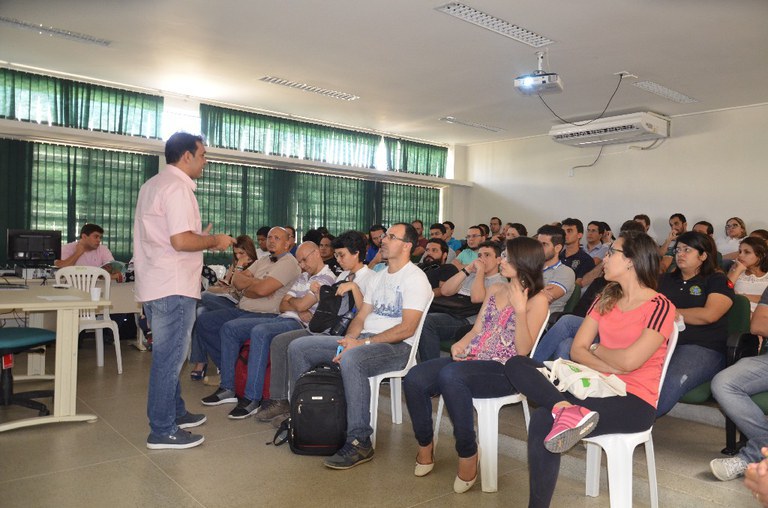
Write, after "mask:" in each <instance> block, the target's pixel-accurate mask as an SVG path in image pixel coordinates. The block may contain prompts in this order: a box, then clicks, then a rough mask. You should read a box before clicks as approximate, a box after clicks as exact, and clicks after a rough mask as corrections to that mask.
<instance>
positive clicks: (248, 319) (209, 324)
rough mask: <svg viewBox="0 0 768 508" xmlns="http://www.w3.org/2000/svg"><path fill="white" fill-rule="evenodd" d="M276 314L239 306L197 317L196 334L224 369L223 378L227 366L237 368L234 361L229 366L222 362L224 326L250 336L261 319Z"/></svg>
mask: <svg viewBox="0 0 768 508" xmlns="http://www.w3.org/2000/svg"><path fill="white" fill-rule="evenodd" d="M275 316H276V314H259V313H256V312H248V311H247V310H241V309H238V308H237V307H233V308H231V309H219V310H212V311H209V312H203V313H202V314H200V316H199V317H198V318H197V324H196V325H195V335H197V336H198V340H200V342H201V344H202V346H203V348H205V351H207V353H208V355H209V356H210V357H211V360H213V363H215V364H216V365H217V366H218V367H219V369H220V370H221V371H222V379H223V375H224V368H225V367H230V368H232V369H233V370H234V368H235V364H234V361H233V363H232V364H231V365H228V366H225V365H223V364H222V359H221V336H220V335H219V332H220V331H221V329H222V327H224V325H225V324H226V325H228V326H229V327H230V329H231V330H232V331H231V333H237V334H239V335H240V336H241V337H248V335H249V334H250V333H251V328H253V326H254V325H255V324H256V323H257V322H258V320H259V319H272V318H274V317H275ZM230 322H232V323H230ZM235 360H237V355H235ZM233 379H234V375H233ZM233 385H234V382H233Z"/></svg>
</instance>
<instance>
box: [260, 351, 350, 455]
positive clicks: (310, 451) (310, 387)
mask: <svg viewBox="0 0 768 508" xmlns="http://www.w3.org/2000/svg"><path fill="white" fill-rule="evenodd" d="M286 431H287V436H286V437H285V438H284V439H282V440H280V442H278V436H279V435H280V434H281V433H282V432H286ZM346 436H347V402H346V400H345V398H344V382H343V381H342V379H341V371H340V370H339V366H338V365H336V364H320V365H318V366H316V367H315V368H313V369H311V370H310V371H308V372H305V373H304V374H302V375H301V377H299V379H298V381H296V386H295V387H294V388H293V397H292V398H291V416H290V418H288V419H287V420H286V421H284V422H283V424H282V425H281V428H280V429H279V430H278V431H277V434H276V435H275V440H274V441H273V442H274V443H275V444H276V445H280V444H283V442H285V441H286V440H287V441H288V446H290V448H291V451H292V452H293V453H296V454H298V455H333V454H334V453H336V452H337V451H338V450H339V449H340V448H341V447H342V446H344V442H345V441H346Z"/></svg>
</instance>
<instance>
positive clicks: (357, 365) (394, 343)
mask: <svg viewBox="0 0 768 508" xmlns="http://www.w3.org/2000/svg"><path fill="white" fill-rule="evenodd" d="M417 242H418V235H417V233H416V230H415V229H414V228H413V226H412V225H410V224H404V223H398V224H394V225H392V227H390V228H389V230H388V231H387V234H386V236H385V237H384V238H383V239H382V242H381V253H382V257H383V258H384V259H386V260H387V261H388V263H387V269H386V270H382V271H381V272H377V273H376V274H375V275H374V278H373V280H372V283H371V287H372V290H371V291H368V292H367V293H366V294H365V297H364V303H363V306H362V308H361V309H359V311H358V313H357V315H356V316H355V319H353V320H352V323H350V325H349V329H348V330H347V334H346V335H345V336H344V338H342V339H341V340H337V339H336V337H327V338H326V337H303V338H301V339H297V340H295V341H294V342H292V343H291V345H290V346H289V347H288V363H289V365H290V372H291V386H295V384H296V380H298V378H299V376H301V374H303V373H304V372H306V371H308V370H309V369H311V368H312V367H314V366H315V365H317V364H318V363H320V362H323V361H328V359H329V358H333V360H334V361H335V362H338V363H339V364H340V365H341V376H342V379H343V381H344V393H345V396H346V399H347V440H346V443H345V444H344V446H343V447H342V448H341V449H340V450H339V451H338V452H336V454H335V455H333V456H332V457H329V458H327V459H326V460H325V461H324V462H323V464H324V465H325V466H326V467H329V468H331V469H349V468H351V467H354V466H356V465H358V464H362V463H363V462H368V461H369V460H371V459H372V458H373V446H372V444H371V435H372V434H373V429H372V428H371V425H370V419H371V415H370V411H369V409H368V408H369V405H370V397H371V393H370V389H369V384H368V378H369V377H370V376H375V375H377V374H382V373H384V372H389V371H393V370H399V369H402V368H403V367H405V364H406V362H407V361H408V356H409V355H410V352H411V343H412V339H411V338H412V337H413V335H414V334H415V333H416V329H417V328H418V326H419V322H420V320H421V316H422V314H423V313H424V312H426V310H427V305H428V304H429V301H430V299H431V297H432V287H431V286H430V284H429V281H428V280H427V276H426V275H425V274H424V272H423V271H421V270H420V269H419V268H418V267H417V266H416V265H414V264H413V263H411V262H410V257H411V252H412V251H413V248H414V247H415V246H416V245H417ZM338 346H341V347H342V351H341V352H340V353H339V354H337V355H335V356H334V354H335V352H336V348H337V347H338Z"/></svg>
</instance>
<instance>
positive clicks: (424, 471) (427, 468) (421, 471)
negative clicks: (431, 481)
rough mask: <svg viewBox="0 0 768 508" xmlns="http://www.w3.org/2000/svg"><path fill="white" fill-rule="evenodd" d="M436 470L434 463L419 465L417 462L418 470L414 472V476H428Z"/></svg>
mask: <svg viewBox="0 0 768 508" xmlns="http://www.w3.org/2000/svg"><path fill="white" fill-rule="evenodd" d="M434 468H435V463H434V462H433V463H431V464H419V463H418V462H417V463H416V468H415V469H414V470H413V474H414V475H416V476H418V477H422V476H427V475H428V474H429V473H431V472H432V470H433V469H434Z"/></svg>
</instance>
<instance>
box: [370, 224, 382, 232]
mask: <svg viewBox="0 0 768 508" xmlns="http://www.w3.org/2000/svg"><path fill="white" fill-rule="evenodd" d="M374 231H386V229H385V228H384V226H382V225H381V224H374V225H373V226H371V227H369V228H368V233H373V232H374Z"/></svg>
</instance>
